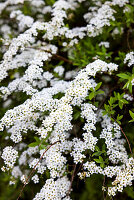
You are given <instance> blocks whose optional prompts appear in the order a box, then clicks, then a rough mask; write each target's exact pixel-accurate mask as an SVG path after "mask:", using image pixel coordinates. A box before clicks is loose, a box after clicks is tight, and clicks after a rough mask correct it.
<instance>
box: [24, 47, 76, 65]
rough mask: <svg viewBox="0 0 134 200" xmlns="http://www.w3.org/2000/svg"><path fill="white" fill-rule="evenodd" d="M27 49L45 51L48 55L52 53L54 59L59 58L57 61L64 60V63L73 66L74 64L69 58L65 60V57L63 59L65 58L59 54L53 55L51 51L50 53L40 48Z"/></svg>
mask: <svg viewBox="0 0 134 200" xmlns="http://www.w3.org/2000/svg"><path fill="white" fill-rule="evenodd" d="M26 48H32V49H37V50H40V51H45V52H47V53H51V55H52V56H53V57H55V58H57V59H59V60H63V61H64V62H67V63H69V64H71V65H72V64H73V62H72V61H71V60H68V59H67V58H65V57H63V56H60V55H58V54H52V52H51V51H49V50H45V49H40V48H38V47H26Z"/></svg>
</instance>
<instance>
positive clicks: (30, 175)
mask: <svg viewBox="0 0 134 200" xmlns="http://www.w3.org/2000/svg"><path fill="white" fill-rule="evenodd" d="M57 142H59V141H56V142H54V143H53V144H51V145H50V146H49V147H48V148H47V149H46V150H45V151H44V153H43V154H42V156H41V157H40V159H39V161H38V162H37V163H36V165H35V166H34V168H33V170H32V171H31V173H30V174H29V176H28V178H27V180H26V182H25V184H24V185H23V187H22V189H21V191H20V194H19V197H18V198H17V200H19V198H20V197H21V194H22V192H23V190H24V188H25V186H26V184H27V183H28V181H29V179H30V178H31V176H32V175H33V173H34V172H35V170H36V167H37V165H38V164H39V162H40V161H41V160H42V158H43V156H44V154H45V153H46V152H47V151H48V150H49V149H50V148H51V147H52V146H53V145H55V144H56V143H57Z"/></svg>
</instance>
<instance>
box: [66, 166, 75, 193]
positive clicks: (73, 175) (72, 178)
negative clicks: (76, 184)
mask: <svg viewBox="0 0 134 200" xmlns="http://www.w3.org/2000/svg"><path fill="white" fill-rule="evenodd" d="M75 171H76V164H75V165H74V170H73V174H72V177H71V183H70V187H69V190H68V193H67V196H68V195H69V194H70V191H71V188H72V183H73V180H74V177H75Z"/></svg>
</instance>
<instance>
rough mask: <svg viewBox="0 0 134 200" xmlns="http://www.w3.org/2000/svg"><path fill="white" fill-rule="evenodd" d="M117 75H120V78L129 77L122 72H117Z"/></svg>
mask: <svg viewBox="0 0 134 200" xmlns="http://www.w3.org/2000/svg"><path fill="white" fill-rule="evenodd" d="M117 76H118V77H120V78H123V79H129V78H130V77H129V75H127V74H124V73H120V74H117Z"/></svg>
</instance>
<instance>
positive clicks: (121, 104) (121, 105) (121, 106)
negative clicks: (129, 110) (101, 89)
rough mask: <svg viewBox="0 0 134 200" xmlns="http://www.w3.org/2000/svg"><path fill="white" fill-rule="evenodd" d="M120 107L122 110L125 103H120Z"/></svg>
mask: <svg viewBox="0 0 134 200" xmlns="http://www.w3.org/2000/svg"><path fill="white" fill-rule="evenodd" d="M119 107H120V109H122V108H123V103H122V102H121V101H119Z"/></svg>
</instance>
